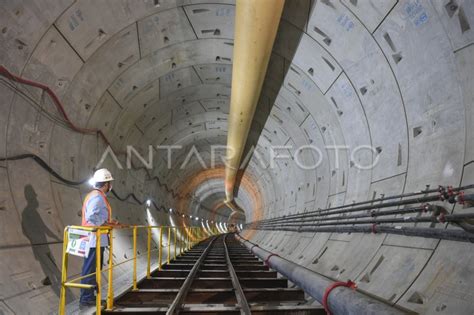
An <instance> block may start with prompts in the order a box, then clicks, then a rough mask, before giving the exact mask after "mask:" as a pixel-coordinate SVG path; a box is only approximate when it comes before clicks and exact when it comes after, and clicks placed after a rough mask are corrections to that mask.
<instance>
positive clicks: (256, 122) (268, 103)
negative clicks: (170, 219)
mask: <svg viewBox="0 0 474 315" xmlns="http://www.w3.org/2000/svg"><path fill="white" fill-rule="evenodd" d="M295 3H296V2H294V3H291V2H290V1H286V2H285V7H284V9H283V14H282V19H281V21H280V25H279V29H278V33H277V37H276V39H275V45H274V47H273V52H272V57H271V58H270V63H269V66H268V70H267V73H266V76H265V81H264V83H263V88H262V93H261V94H260V98H259V101H258V105H257V109H256V110H255V116H254V119H253V121H252V125H251V127H250V132H249V135H248V139H247V142H246V144H245V148H244V152H243V155H242V164H241V166H240V170H239V172H238V174H237V181H236V185H235V187H239V186H240V182H241V180H242V177H243V174H244V173H245V170H246V169H247V167H248V165H249V163H248V162H249V161H250V160H251V158H249V157H251V156H252V157H255V153H254V149H255V148H256V147H257V142H258V140H259V139H260V136H261V135H262V131H263V129H264V127H265V124H266V122H267V120H268V117H269V116H270V113H271V111H272V108H273V105H274V104H275V100H276V98H277V96H278V94H279V91H280V89H282V88H284V87H283V83H284V80H285V77H286V74H287V73H288V71H289V70H290V64H291V62H292V61H293V57H294V56H295V53H296V49H297V48H298V45H299V43H300V41H301V38H302V37H303V34H304V31H303V30H301V29H300V28H298V27H296V26H295V25H293V24H291V23H290V22H287V21H286V20H284V18H283V17H285V16H291V15H293V16H305V18H304V21H303V20H301V19H300V20H299V22H300V23H301V24H300V25H307V24H308V21H309V17H310V16H311V13H312V12H313V10H314V7H315V4H316V1H311V0H306V1H301V3H306V5H295V6H294V4H295ZM290 11H291V12H290ZM283 29H286V30H287V31H285V32H282V30H283ZM288 30H291V31H288ZM276 45H279V46H280V49H284V50H285V51H286V53H285V56H284V57H283V56H275V46H276ZM282 46H284V47H283V48H282ZM281 58H283V61H284V62H283V64H281V60H279V59H281ZM272 61H275V63H274V64H273V67H281V68H282V69H283V74H282V75H278V76H275V75H273V74H275V73H278V71H272V69H271V67H272ZM258 153H259V158H262V159H264V160H265V162H266V164H267V165H268V164H269V163H270V156H267V155H264V153H263V152H261V151H258ZM256 164H257V165H259V161H257V163H256ZM235 190H236V191H235V192H234V195H235V196H238V188H236V189H235Z"/></svg>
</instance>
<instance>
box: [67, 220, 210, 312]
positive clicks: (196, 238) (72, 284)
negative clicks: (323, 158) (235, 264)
mask: <svg viewBox="0 0 474 315" xmlns="http://www.w3.org/2000/svg"><path fill="white" fill-rule="evenodd" d="M165 228H167V229H168V238H167V244H164V243H163V232H164V229H165ZM71 229H75V230H82V231H86V232H91V233H95V234H96V244H95V245H96V248H100V247H101V245H100V242H101V235H102V234H108V235H109V256H108V266H107V268H105V269H102V261H101V255H100V254H99V253H98V254H97V255H96V272H93V273H90V274H87V275H81V276H79V277H76V278H73V279H69V280H68V276H67V275H68V264H69V253H68V243H69V231H70V230H71ZM116 229H132V230H133V258H130V259H126V260H124V261H121V262H119V263H116V264H114V263H113V258H114V255H113V253H114V241H113V233H114V232H113V231H114V230H116ZM139 229H147V242H146V244H147V267H146V277H147V278H151V274H152V270H151V252H152V251H154V250H151V245H152V242H151V241H152V230H153V229H159V245H158V249H157V251H158V266H157V270H162V265H163V248H167V253H166V254H167V263H168V264H169V263H170V262H171V255H172V254H171V245H172V243H173V258H174V259H176V257H177V256H178V255H182V254H183V253H185V252H186V251H188V250H189V249H191V248H192V247H193V246H194V245H195V244H197V243H199V242H200V241H201V240H203V239H204V238H205V237H207V236H209V233H208V232H207V231H205V230H204V229H203V228H202V227H188V226H147V225H134V226H117V227H111V226H77V225H70V226H67V227H65V229H64V237H63V253H62V272H61V293H60V300H59V314H60V315H63V314H65V310H66V292H67V291H66V289H67V288H79V289H96V294H97V295H96V314H98V315H100V314H101V312H102V305H101V293H102V292H101V289H102V282H101V281H102V277H101V276H102V272H107V274H108V281H107V285H108V287H107V299H106V310H108V311H110V310H113V308H114V287H113V269H114V268H115V267H117V266H120V265H122V264H124V263H127V262H129V261H131V260H133V275H132V286H131V288H132V290H138V286H137V257H138V256H142V254H141V255H137V235H138V230H139ZM171 230H173V236H172V235H171V233H172V231H171ZM210 232H212V233H211V235H213V234H218V233H216V229H213V228H211V230H210ZM172 237H173V242H172ZM178 243H179V244H178ZM99 271H100V272H99ZM91 276H95V277H96V282H97V286H94V285H91V284H84V283H78V281H80V280H82V279H85V278H88V277H91Z"/></svg>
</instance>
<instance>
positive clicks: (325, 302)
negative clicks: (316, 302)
mask: <svg viewBox="0 0 474 315" xmlns="http://www.w3.org/2000/svg"><path fill="white" fill-rule="evenodd" d="M337 287H346V288H351V289H353V290H355V289H356V288H357V285H356V284H355V282H352V281H351V280H348V281H347V282H342V281H339V282H334V283H333V284H331V285H330V286H329V287H327V288H326V290H324V296H323V303H322V304H323V307H324V310H325V311H326V314H327V315H331V311H330V310H329V305H328V297H329V294H330V293H331V291H332V290H334V289H335V288H337Z"/></svg>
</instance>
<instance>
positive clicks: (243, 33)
mask: <svg viewBox="0 0 474 315" xmlns="http://www.w3.org/2000/svg"><path fill="white" fill-rule="evenodd" d="M284 4H285V1H284V0H237V3H236V12H235V36H234V58H233V66H232V92H231V99H230V113H229V131H228V135H227V165H226V169H225V194H226V200H225V203H226V205H227V206H229V207H230V208H231V209H232V214H231V219H232V218H235V216H236V215H237V214H238V213H243V211H242V209H241V208H240V207H239V206H237V205H236V204H235V202H234V188H235V181H236V177H237V171H238V170H239V166H240V162H241V159H242V153H243V151H244V147H245V143H246V142H247V137H248V134H249V130H250V126H251V124H252V119H253V115H254V113H255V108H256V107H257V102H258V99H259V97H260V92H261V90H262V85H263V80H264V78H265V74H266V72H267V66H268V61H269V59H270V54H271V51H272V48H273V42H274V41H275V36H276V33H277V30H278V24H279V22H280V17H281V14H282V11H283V6H284Z"/></svg>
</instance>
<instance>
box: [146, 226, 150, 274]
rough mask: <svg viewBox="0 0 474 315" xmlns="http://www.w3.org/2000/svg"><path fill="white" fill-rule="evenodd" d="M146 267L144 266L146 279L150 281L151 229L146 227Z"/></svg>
mask: <svg viewBox="0 0 474 315" xmlns="http://www.w3.org/2000/svg"><path fill="white" fill-rule="evenodd" d="M147 233H148V234H147V242H146V245H147V251H148V252H147V265H146V278H147V279H150V278H151V263H150V260H151V227H149V226H148V227H147Z"/></svg>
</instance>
